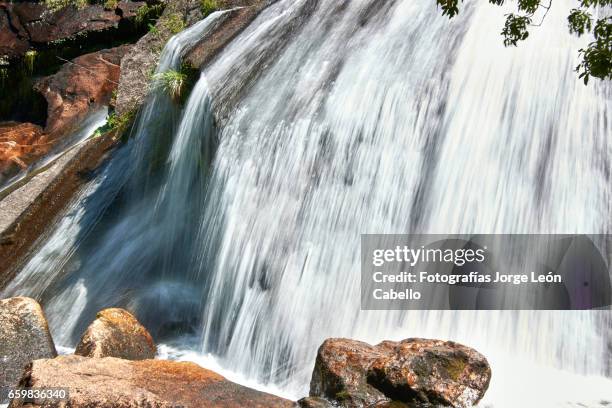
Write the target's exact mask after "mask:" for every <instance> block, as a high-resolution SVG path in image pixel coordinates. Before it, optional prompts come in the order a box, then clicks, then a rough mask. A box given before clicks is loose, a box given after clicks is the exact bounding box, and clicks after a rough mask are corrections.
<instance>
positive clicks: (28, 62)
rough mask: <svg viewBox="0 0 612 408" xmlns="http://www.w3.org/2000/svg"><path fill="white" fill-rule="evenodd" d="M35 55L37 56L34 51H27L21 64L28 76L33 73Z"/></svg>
mask: <svg viewBox="0 0 612 408" xmlns="http://www.w3.org/2000/svg"><path fill="white" fill-rule="evenodd" d="M37 55H38V52H37V51H36V50H28V51H26V53H25V55H24V57H23V62H24V63H25V66H26V69H27V70H28V73H30V74H32V72H34V62H35V61H36V56H37Z"/></svg>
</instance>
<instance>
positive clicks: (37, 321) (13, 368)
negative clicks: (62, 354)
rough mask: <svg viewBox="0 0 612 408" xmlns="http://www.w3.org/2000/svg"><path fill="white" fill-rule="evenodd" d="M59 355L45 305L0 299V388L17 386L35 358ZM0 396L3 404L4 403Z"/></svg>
mask: <svg viewBox="0 0 612 408" xmlns="http://www.w3.org/2000/svg"><path fill="white" fill-rule="evenodd" d="M56 355H57V353H56V351H55V346H54V345H53V339H52V338H51V334H50V333H49V326H48V325H47V320H46V318H45V315H44V313H43V311H42V308H41V307H40V305H39V304H38V302H36V301H35V300H34V299H30V298H25V297H15V298H10V299H4V300H0V367H2V369H0V388H3V387H15V386H16V385H17V383H18V382H19V379H20V378H21V376H22V374H23V372H24V369H25V368H26V366H27V365H28V364H29V363H30V362H31V361H32V360H35V359H38V358H49V357H55V356H56ZM1 398H2V397H0V404H3V403H5V402H6V401H2V399H1Z"/></svg>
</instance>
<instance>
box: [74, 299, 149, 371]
mask: <svg viewBox="0 0 612 408" xmlns="http://www.w3.org/2000/svg"><path fill="white" fill-rule="evenodd" d="M74 353H75V354H77V355H81V356H84V357H117V358H123V359H126V360H145V359H150V358H155V353H156V347H155V343H154V342H153V338H152V337H151V335H150V334H149V332H148V331H147V329H145V328H144V327H143V326H142V325H141V324H140V323H139V322H138V320H136V318H135V317H134V316H132V315H131V314H130V313H129V312H127V311H125V310H123V309H115V308H113V309H105V310H102V311H101V312H98V315H97V316H96V319H95V320H94V321H93V322H92V323H91V325H90V326H89V327H88V328H87V330H86V331H85V333H83V336H82V337H81V341H80V342H79V344H78V345H77V347H76V350H75V352H74Z"/></svg>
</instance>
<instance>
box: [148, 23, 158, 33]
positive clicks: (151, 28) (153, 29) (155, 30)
mask: <svg viewBox="0 0 612 408" xmlns="http://www.w3.org/2000/svg"><path fill="white" fill-rule="evenodd" d="M149 32H150V33H151V34H153V35H158V34H159V29H158V28H157V26H155V24H151V23H149Z"/></svg>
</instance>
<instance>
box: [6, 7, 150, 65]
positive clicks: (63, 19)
mask: <svg viewBox="0 0 612 408" xmlns="http://www.w3.org/2000/svg"><path fill="white" fill-rule="evenodd" d="M144 4H145V2H140V1H134V2H132V1H122V2H119V3H118V5H117V8H116V9H114V10H107V9H105V8H104V7H103V6H102V5H100V4H92V5H88V6H87V7H84V8H82V9H77V8H75V7H72V6H70V7H65V8H63V9H61V10H59V11H56V12H50V11H48V10H47V8H46V6H45V5H44V3H42V2H40V3H33V2H20V3H9V2H0V58H2V57H3V56H4V58H5V59H9V60H12V59H18V58H21V57H23V55H24V54H25V52H26V51H27V50H28V49H30V48H35V49H39V48H52V47H55V46H59V45H61V44H62V43H63V42H64V41H72V42H73V43H75V44H80V45H85V44H91V39H90V38H88V37H91V36H92V35H98V37H97V40H99V42H101V41H104V42H105V43H108V42H109V41H112V40H113V39H115V38H113V37H115V36H116V35H117V36H122V35H126V34H129V33H130V29H127V30H126V28H128V26H131V29H132V30H133V29H134V24H132V23H131V22H132V21H133V20H134V19H135V17H136V10H138V8H139V7H141V6H143V5H144ZM115 34H116V35H115Z"/></svg>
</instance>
